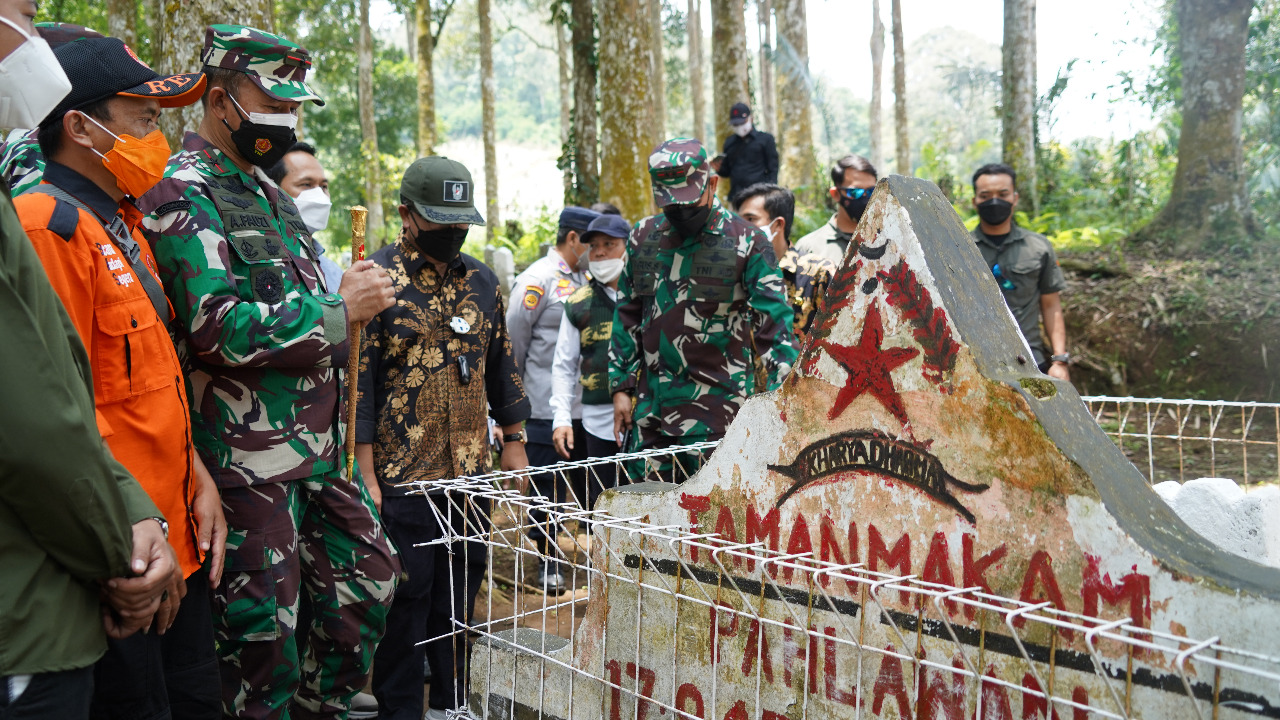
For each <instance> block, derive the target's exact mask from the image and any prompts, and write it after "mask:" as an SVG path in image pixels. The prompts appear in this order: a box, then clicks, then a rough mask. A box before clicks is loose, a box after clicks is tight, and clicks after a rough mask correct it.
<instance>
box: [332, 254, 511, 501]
mask: <svg viewBox="0 0 1280 720" xmlns="http://www.w3.org/2000/svg"><path fill="white" fill-rule="evenodd" d="M369 259H370V260H372V261H373V262H375V263H377V264H378V265H380V266H382V267H383V268H384V269H386V271H387V274H388V275H390V276H391V282H392V284H393V286H394V287H395V293H396V304H395V305H393V306H392V307H389V308H387V309H386V310H383V311H382V312H381V313H379V314H378V316H377V317H375V318H374V319H373V320H372V321H370V322H369V324H368V325H367V326H366V327H365V330H364V336H363V340H362V343H361V353H360V378H359V380H358V382H359V384H360V399H359V401H358V402H357V404H356V442H361V443H372V444H373V464H374V467H376V468H378V479H379V481H381V483H382V489H383V490H382V491H383V494H384V496H394V495H403V494H405V492H406V489H407V485H408V484H409V483H412V482H415V481H427V480H439V479H441V478H453V477H461V476H464V475H478V474H482V473H486V472H488V471H489V465H490V463H489V426H488V423H487V422H486V420H485V418H486V416H491V417H493V419H494V420H495V421H496V422H497V423H498V424H499V425H512V424H515V423H518V422H521V421H523V420H526V419H528V417H529V400H528V399H527V398H526V397H525V392H524V386H523V385H522V384H521V382H520V374H519V372H518V371H517V369H516V362H515V357H514V355H513V354H512V351H511V340H510V338H509V337H508V336H507V326H506V321H505V319H504V317H505V313H504V312H503V302H502V290H501V289H500V288H499V287H498V276H497V275H494V273H493V271H492V270H490V269H489V268H488V267H485V265H484V264H482V263H481V262H480V261H479V260H476V259H475V258H473V257H471V256H470V255H459V256H458V257H457V258H455V259H454V260H453V262H451V263H449V265H448V267H447V268H446V269H445V272H444V275H443V276H441V274H440V273H439V272H437V271H436V267H435V265H434V264H432V263H431V262H430V261H428V259H427V257H426V256H425V255H423V254H422V253H419V252H418V251H417V249H416V248H414V247H413V246H412V245H411V244H410V243H409V242H407V241H406V240H404V239H403V238H402V239H401V240H400V241H399V242H397V243H395V244H393V245H388V246H387V247H384V248H382V249H381V250H379V251H378V252H376V253H374V254H373V255H372V256H370V258H369ZM464 366H465V368H466V370H465V372H464V371H463V367H464ZM486 407H487V409H486Z"/></svg>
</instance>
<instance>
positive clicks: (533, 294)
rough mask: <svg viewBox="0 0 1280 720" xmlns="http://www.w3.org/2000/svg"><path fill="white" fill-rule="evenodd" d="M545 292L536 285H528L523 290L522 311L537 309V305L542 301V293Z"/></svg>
mask: <svg viewBox="0 0 1280 720" xmlns="http://www.w3.org/2000/svg"><path fill="white" fill-rule="evenodd" d="M543 292H545V291H544V290H543V289H542V288H541V287H540V286H538V285H529V286H526V287H525V289H524V309H525V310H533V309H535V308H537V307H538V303H539V302H541V301H542V293H543Z"/></svg>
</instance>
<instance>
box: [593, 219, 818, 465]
mask: <svg viewBox="0 0 1280 720" xmlns="http://www.w3.org/2000/svg"><path fill="white" fill-rule="evenodd" d="M784 293H785V290H784V287H783V281H782V274H781V272H779V270H778V263H777V260H776V258H775V255H774V252H773V245H772V244H771V243H770V241H769V239H768V237H767V236H766V235H765V234H764V233H763V232H761V231H760V230H759V229H758V228H756V227H755V226H753V225H751V224H750V223H748V222H747V221H746V220H743V219H742V218H740V217H738V216H737V215H734V214H733V213H731V212H729V211H728V210H726V209H725V208H724V207H723V206H722V205H720V203H719V202H718V201H717V202H716V203H715V205H714V207H713V209H712V212H711V216H710V217H709V218H708V219H707V223H706V225H705V226H704V227H703V229H702V231H701V232H700V233H699V234H698V235H696V236H694V237H691V238H687V239H686V238H682V237H680V235H679V234H678V233H677V232H676V231H675V230H674V229H673V228H672V227H671V225H670V223H668V222H667V219H666V217H665V216H664V215H661V214H659V215H654V216H652V217H648V218H645V219H644V220H641V221H640V222H639V223H637V224H636V226H635V227H634V228H632V230H631V237H630V238H629V239H628V241H627V264H626V265H625V266H624V267H623V270H622V276H621V278H620V279H619V281H618V306H617V313H616V315H615V316H614V327H613V336H612V339H611V343H612V344H611V347H610V357H609V384H610V388H611V391H612V392H618V391H621V390H632V389H634V390H635V393H636V407H635V411H634V418H635V422H636V427H637V429H638V431H639V435H640V445H641V446H646V447H647V446H650V445H652V444H654V443H655V442H657V441H658V440H659V439H660V438H662V437H667V438H676V439H678V440H679V441H680V442H696V441H701V440H706V439H709V438H718V437H721V436H722V435H723V434H724V431H725V429H726V428H728V426H729V423H730V421H732V420H733V417H734V415H735V414H736V413H737V411H738V408H739V407H740V406H741V405H742V403H743V401H744V400H746V398H747V397H748V396H750V395H752V394H754V393H756V392H760V391H762V390H766V389H773V388H775V387H777V385H778V383H780V382H781V380H782V378H783V377H784V376H785V375H786V373H787V372H788V370H789V369H790V366H791V365H792V364H793V363H794V362H795V360H796V347H795V345H794V343H793V340H792V335H791V322H792V313H791V307H790V306H789V305H788V304H787V302H786V299H785V295H784ZM753 316H754V318H755V322H754V323H753V322H752V320H751V319H752V317H753ZM753 324H754V327H753ZM756 355H759V356H760V359H761V364H762V366H763V368H764V371H765V373H764V374H765V376H766V383H767V387H766V388H761V387H757V386H756V379H755V373H754V372H753V371H752V367H753V364H754V361H753V358H754V356H756Z"/></svg>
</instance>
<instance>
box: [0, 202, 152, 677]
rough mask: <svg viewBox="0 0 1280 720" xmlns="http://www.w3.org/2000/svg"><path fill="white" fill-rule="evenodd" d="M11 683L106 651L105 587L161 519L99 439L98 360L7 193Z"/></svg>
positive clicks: (2, 652)
mask: <svg viewBox="0 0 1280 720" xmlns="http://www.w3.org/2000/svg"><path fill="white" fill-rule="evenodd" d="M0 337H3V338H4V342H2V343H0V397H2V398H3V400H0V677H3V676H7V675H27V674H35V673H41V672H53V671H59V670H70V669H74V668H82V667H87V666H88V665H91V664H93V663H94V662H95V661H96V660H97V659H98V658H99V657H101V656H102V653H103V652H105V651H106V648H107V643H106V634H105V633H104V632H103V629H102V619H101V616H100V612H99V603H98V586H97V581H98V580H104V579H106V578H111V577H119V576H122V575H125V574H127V572H128V568H129V555H130V549H131V547H132V545H133V531H132V528H131V527H130V526H131V525H132V524H133V523H135V522H139V521H141V520H144V519H146V518H148V517H160V516H161V514H160V511H159V510H157V509H156V506H155V505H154V504H153V503H152V502H151V500H150V498H148V497H147V494H146V493H145V492H143V490H142V488H141V487H140V486H139V485H138V483H137V482H135V481H134V479H133V478H132V477H130V476H129V474H128V472H126V471H125V469H124V468H123V467H122V466H121V465H120V464H119V463H117V462H116V461H115V460H114V459H112V457H111V455H110V454H109V453H108V452H107V451H106V446H105V445H104V444H103V442H102V436H101V435H99V434H98V426H97V422H96V420H95V416H94V407H93V385H92V374H91V372H90V369H89V358H88V355H87V354H86V353H85V350H84V346H83V345H82V344H81V343H80V338H79V336H78V335H77V334H76V329H75V327H74V326H73V325H72V324H71V319H70V318H69V317H68V316H67V313H66V310H64V309H63V307H62V302H61V300H59V299H58V296H57V294H56V293H54V291H53V287H52V286H50V285H49V280H48V277H47V276H46V275H45V273H44V268H43V267H41V265H40V259H39V257H38V256H37V255H36V252H35V250H34V249H33V248H32V247H31V242H30V241H29V240H28V239H27V236H26V233H24V232H23V231H22V225H21V224H20V223H19V221H18V215H17V213H16V212H14V209H13V200H12V199H11V198H10V197H9V191H8V188H7V187H6V188H0Z"/></svg>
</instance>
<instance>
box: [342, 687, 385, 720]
mask: <svg viewBox="0 0 1280 720" xmlns="http://www.w3.org/2000/svg"><path fill="white" fill-rule="evenodd" d="M347 717H348V718H350V719H351V720H377V717H378V701H377V699H376V698H374V697H373V696H372V695H370V694H369V693H367V692H360V693H356V696H355V697H354V698H352V699H351V712H349V713H348V714H347Z"/></svg>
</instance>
